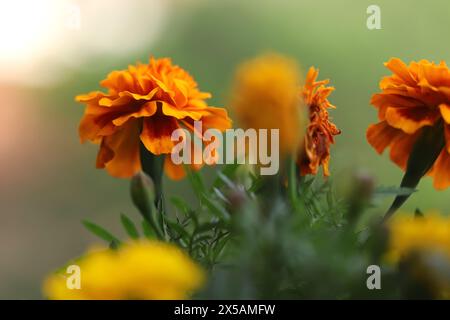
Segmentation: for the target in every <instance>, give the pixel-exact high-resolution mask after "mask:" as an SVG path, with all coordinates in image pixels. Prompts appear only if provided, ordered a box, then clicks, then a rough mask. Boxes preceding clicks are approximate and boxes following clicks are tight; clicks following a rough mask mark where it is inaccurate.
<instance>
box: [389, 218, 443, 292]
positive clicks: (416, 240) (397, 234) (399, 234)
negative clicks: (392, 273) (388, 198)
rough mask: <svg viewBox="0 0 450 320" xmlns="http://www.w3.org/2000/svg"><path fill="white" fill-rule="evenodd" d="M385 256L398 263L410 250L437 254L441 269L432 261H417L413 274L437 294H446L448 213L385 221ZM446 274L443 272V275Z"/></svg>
mask: <svg viewBox="0 0 450 320" xmlns="http://www.w3.org/2000/svg"><path fill="white" fill-rule="evenodd" d="M388 228H389V231H390V232H389V249H388V252H387V254H386V260H387V261H388V262H390V263H398V262H400V261H401V260H403V259H404V258H407V257H411V256H412V255H413V254H416V255H418V256H419V257H420V258H422V259H421V260H424V259H423V258H426V257H428V258H431V257H436V256H438V257H440V259H443V261H444V262H446V266H445V269H446V270H447V271H446V272H444V273H441V269H440V268H436V265H435V263H429V264H427V263H426V261H420V262H421V263H420V265H418V266H417V267H416V269H415V274H416V275H417V276H419V277H420V278H422V279H424V280H426V281H427V282H428V283H429V284H430V285H431V286H432V287H433V290H434V291H435V292H437V295H438V296H439V297H441V298H442V297H446V298H450V277H449V276H448V275H449V272H450V217H446V216H442V215H439V214H437V213H430V214H427V215H425V217H421V218H412V217H410V216H407V215H398V216H396V217H394V218H393V219H392V220H391V221H390V223H389V225H388ZM445 275H446V276H445Z"/></svg>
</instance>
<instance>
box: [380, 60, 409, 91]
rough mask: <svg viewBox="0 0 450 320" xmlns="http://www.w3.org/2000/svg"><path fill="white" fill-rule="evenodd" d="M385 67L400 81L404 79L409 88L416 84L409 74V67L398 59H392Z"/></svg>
mask: <svg viewBox="0 0 450 320" xmlns="http://www.w3.org/2000/svg"><path fill="white" fill-rule="evenodd" d="M385 66H386V67H387V68H388V69H389V70H391V71H392V72H393V73H395V74H396V75H397V76H398V77H400V79H402V80H403V81H404V82H405V83H406V84H408V85H409V86H414V85H415V84H416V80H415V79H414V78H413V77H412V75H411V73H410V72H409V69H408V66H407V65H406V64H405V63H404V62H403V61H402V60H400V59H398V58H392V59H391V60H389V61H388V62H386V63H385Z"/></svg>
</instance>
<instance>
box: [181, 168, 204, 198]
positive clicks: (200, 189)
mask: <svg viewBox="0 0 450 320" xmlns="http://www.w3.org/2000/svg"><path fill="white" fill-rule="evenodd" d="M185 169H186V172H187V176H188V178H189V181H190V183H191V185H192V188H193V189H194V192H195V194H196V195H197V198H198V199H199V200H201V198H202V194H204V193H205V192H206V188H205V184H204V182H203V179H202V177H201V175H200V174H199V173H198V172H196V171H194V170H192V169H191V168H190V167H188V166H185Z"/></svg>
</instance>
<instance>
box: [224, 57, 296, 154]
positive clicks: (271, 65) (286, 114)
mask: <svg viewBox="0 0 450 320" xmlns="http://www.w3.org/2000/svg"><path fill="white" fill-rule="evenodd" d="M299 86H300V75H299V72H298V67H297V64H296V63H295V62H294V61H293V60H290V59H288V58H285V57H283V56H280V55H276V54H268V55H264V56H261V57H258V58H256V59H253V60H250V61H248V62H246V63H243V64H242V65H241V66H240V67H239V68H238V71H237V73H236V80H235V86H234V91H233V96H232V99H233V100H232V105H233V107H234V111H235V114H236V116H237V118H238V119H239V122H240V124H241V125H242V126H244V127H245V128H253V129H279V130H280V145H279V147H280V155H281V156H283V155H287V154H295V153H296V151H297V149H298V146H299V144H300V141H301V137H302V130H301V129H300V123H301V115H300V112H301V110H300V107H299V106H300V102H301V101H300V99H299V96H298V88H299Z"/></svg>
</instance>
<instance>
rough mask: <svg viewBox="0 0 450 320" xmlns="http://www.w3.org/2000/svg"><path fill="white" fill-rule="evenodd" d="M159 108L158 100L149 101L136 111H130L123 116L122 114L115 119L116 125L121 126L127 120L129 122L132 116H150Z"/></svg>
mask: <svg viewBox="0 0 450 320" xmlns="http://www.w3.org/2000/svg"><path fill="white" fill-rule="evenodd" d="M156 110H157V102H156V101H149V102H146V103H144V104H143V105H142V107H140V109H139V110H138V111H136V112H132V113H128V114H125V115H123V116H120V117H118V118H116V119H114V120H113V123H114V125H116V126H121V125H122V124H124V123H125V122H127V121H128V120H129V119H131V118H142V117H150V116H152V115H154V114H155V113H156Z"/></svg>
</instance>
